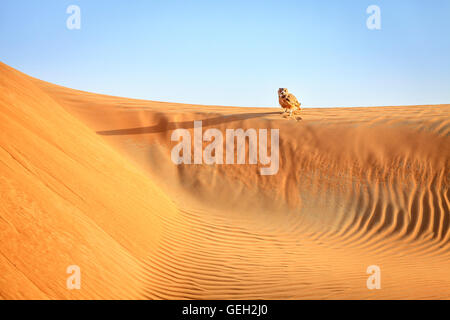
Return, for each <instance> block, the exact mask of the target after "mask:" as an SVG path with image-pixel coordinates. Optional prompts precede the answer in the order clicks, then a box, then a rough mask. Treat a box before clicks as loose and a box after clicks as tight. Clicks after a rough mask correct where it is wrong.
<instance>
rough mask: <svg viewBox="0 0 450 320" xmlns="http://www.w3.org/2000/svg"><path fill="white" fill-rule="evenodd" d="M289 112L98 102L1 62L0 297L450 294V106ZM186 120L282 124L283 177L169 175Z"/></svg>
mask: <svg viewBox="0 0 450 320" xmlns="http://www.w3.org/2000/svg"><path fill="white" fill-rule="evenodd" d="M277 89H278V88H274V97H275V96H276V90H277ZM302 107H304V109H303V110H302V111H301V112H300V114H299V116H297V117H296V118H294V119H292V118H290V117H287V116H286V115H284V116H283V115H281V114H280V111H281V108H246V107H225V106H204V105H190V104H178V103H168V102H156V101H144V100H136V99H131V98H121V97H115V96H107V95H101V94H95V93H89V92H83V91H77V90H74V89H69V88H65V87H61V86H58V85H55V84H51V83H48V82H44V81H42V80H39V79H35V78H32V77H30V76H28V75H26V74H23V73H21V72H20V71H18V70H15V69H13V68H11V67H9V66H7V65H5V64H3V63H0V123H1V130H0V164H1V165H0V189H1V200H0V230H1V232H0V241H1V245H0V298H1V299H450V199H449V198H450V196H449V167H450V165H449V159H450V117H449V115H450V105H449V104H447V105H422V106H390V107H356V108H308V107H307V106H306V107H305V106H302ZM198 120H202V123H203V128H204V129H207V128H216V129H218V130H220V131H222V132H225V131H226V129H230V128H243V129H247V128H255V129H279V135H280V136H279V157H280V159H279V170H278V172H277V173H276V174H274V175H267V176H263V175H260V174H259V172H258V169H259V168H260V166H261V165H260V164H257V165H251V164H241V165H227V164H223V165H208V164H192V165H184V164H182V165H176V164H174V163H173V161H171V149H172V148H173V146H174V145H175V143H174V142H173V141H171V134H172V132H173V131H174V130H176V129H178V128H185V129H188V130H189V131H190V132H193V130H194V128H193V123H194V121H198ZM205 145H206V143H205ZM69 265H77V266H79V267H80V270H81V277H82V278H81V279H82V280H81V289H79V290H68V289H67V287H66V280H67V277H68V274H67V273H66V269H67V267H68V266H69ZM371 265H377V266H379V267H380V270H381V289H379V290H369V289H368V288H367V286H366V281H367V278H368V277H369V275H368V274H367V273H366V269H367V267H368V266H371Z"/></svg>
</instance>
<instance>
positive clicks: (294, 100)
mask: <svg viewBox="0 0 450 320" xmlns="http://www.w3.org/2000/svg"><path fill="white" fill-rule="evenodd" d="M286 99H287V101H288V102H289V103H291V104H294V105H299V103H298V100H297V98H296V97H295V96H294V95H293V94H291V93H289V94H288V95H287V97H286Z"/></svg>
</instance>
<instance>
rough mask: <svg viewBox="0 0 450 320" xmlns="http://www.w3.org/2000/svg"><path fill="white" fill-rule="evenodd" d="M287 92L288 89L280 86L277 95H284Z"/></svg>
mask: <svg viewBox="0 0 450 320" xmlns="http://www.w3.org/2000/svg"><path fill="white" fill-rule="evenodd" d="M287 93H288V89H286V88H280V89H278V95H279V96H284V95H286V94H287Z"/></svg>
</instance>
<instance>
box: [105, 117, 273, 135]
mask: <svg viewBox="0 0 450 320" xmlns="http://www.w3.org/2000/svg"><path fill="white" fill-rule="evenodd" d="M271 114H280V112H277V111H275V112H260V113H241V114H233V115H228V116H220V117H214V118H209V119H201V120H202V126H203V127H208V126H213V125H218V124H221V123H227V122H233V121H238V120H247V119H252V118H259V117H263V116H267V115H271ZM193 127H194V119H193V120H189V121H180V122H167V121H164V120H162V121H160V122H159V123H158V124H157V125H154V126H149V127H136V128H126V129H117V130H105V131H97V133H98V134H100V135H103V136H115V135H132V134H146V133H160V132H166V131H169V130H175V129H178V128H183V129H190V128H193Z"/></svg>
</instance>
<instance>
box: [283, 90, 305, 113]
mask: <svg viewBox="0 0 450 320" xmlns="http://www.w3.org/2000/svg"><path fill="white" fill-rule="evenodd" d="M278 102H279V103H280V106H281V107H282V108H283V110H284V112H287V111H289V114H290V115H292V113H293V112H294V111H296V110H301V108H300V106H301V103H300V102H298V100H297V98H296V97H295V96H294V95H293V94H292V93H289V92H288V90H287V89H286V88H280V89H278Z"/></svg>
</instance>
